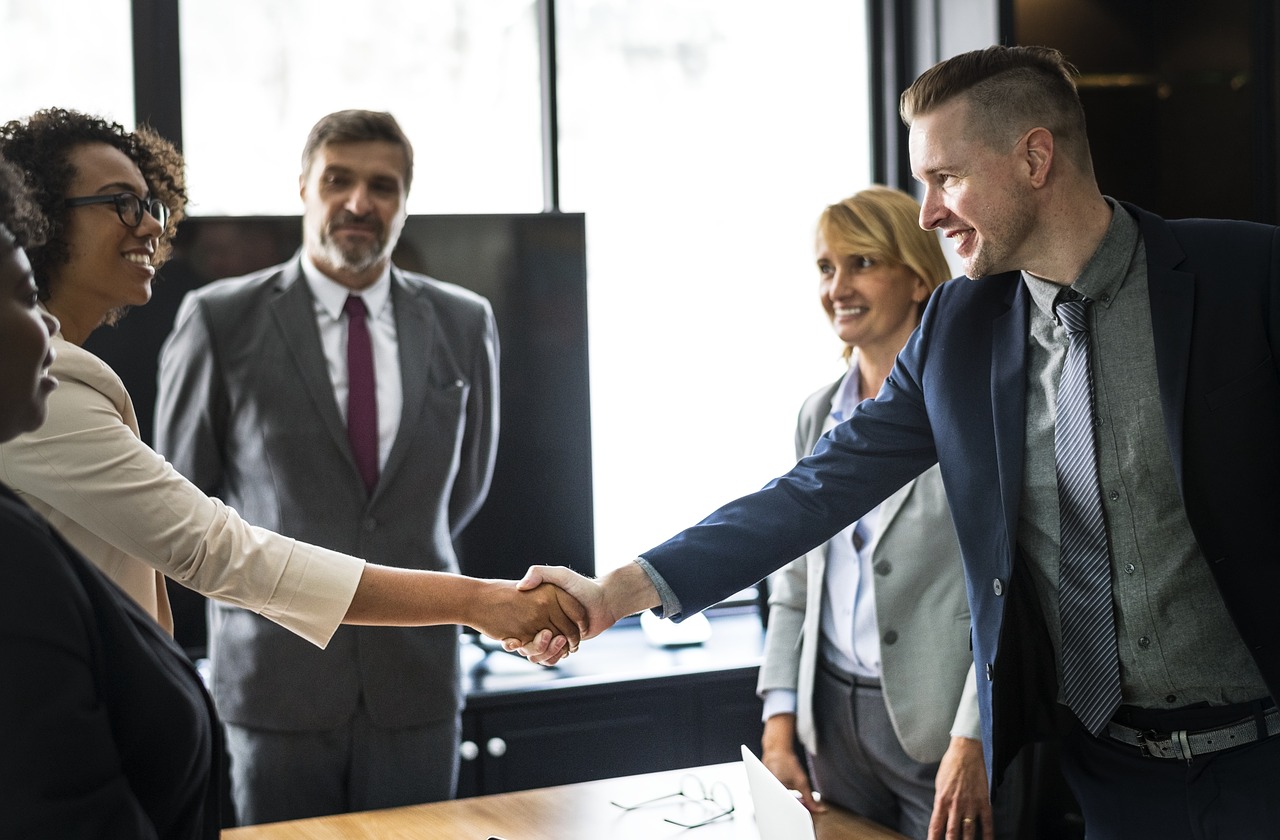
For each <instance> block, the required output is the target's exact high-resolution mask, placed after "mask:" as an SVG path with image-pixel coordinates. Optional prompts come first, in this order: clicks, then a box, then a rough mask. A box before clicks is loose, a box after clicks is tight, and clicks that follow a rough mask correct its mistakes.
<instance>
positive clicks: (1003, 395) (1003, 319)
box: [977, 274, 1030, 552]
mask: <svg viewBox="0 0 1280 840" xmlns="http://www.w3.org/2000/svg"><path fill="white" fill-rule="evenodd" d="M994 279H995V278H987V279H984V280H979V281H977V282H980V283H985V282H990V281H991V280H994ZM1005 302H1006V304H1007V305H1008V309H1006V310H1005V311H1004V312H1003V313H1001V314H999V315H997V316H996V317H995V319H994V320H993V321H992V324H991V416H992V423H993V426H994V430H995V449H996V471H997V473H998V476H999V481H1000V504H1001V508H1002V510H1003V512H1004V521H1005V538H1006V540H1007V541H1008V545H1009V548H1010V551H1011V552H1012V550H1013V546H1014V545H1016V544H1017V537H1018V499H1019V498H1021V496H1022V472H1023V466H1024V458H1025V456H1026V452H1025V449H1026V433H1027V430H1026V402H1027V382H1026V372H1025V371H1026V362H1027V316H1028V306H1029V305H1030V293H1029V292H1028V291H1027V289H1026V286H1025V285H1024V284H1023V282H1022V278H1021V275H1019V274H1013V275H1012V282H1011V284H1010V289H1009V292H1008V295H1007V297H1006V298H1005Z"/></svg>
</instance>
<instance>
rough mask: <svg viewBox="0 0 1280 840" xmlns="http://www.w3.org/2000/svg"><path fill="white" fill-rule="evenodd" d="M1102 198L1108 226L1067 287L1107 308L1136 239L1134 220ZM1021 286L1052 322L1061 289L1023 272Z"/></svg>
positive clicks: (1129, 261)
mask: <svg viewBox="0 0 1280 840" xmlns="http://www.w3.org/2000/svg"><path fill="white" fill-rule="evenodd" d="M1103 198H1104V199H1106V202H1107V206H1108V207H1110V208H1111V224H1109V225H1108V226H1107V232H1106V234H1105V235H1104V236H1103V237H1102V242H1101V243H1099V245H1098V250H1097V251H1095V252H1094V253H1093V256H1092V257H1090V258H1089V261H1088V262H1087V263H1085V266H1084V270H1083V271H1081V272H1080V276H1079V277H1077V278H1076V281H1075V282H1074V283H1072V284H1071V288H1072V289H1074V290H1076V291H1077V292H1079V293H1080V294H1082V295H1084V296H1085V297H1087V298H1089V299H1090V300H1092V301H1094V302H1095V303H1097V304H1098V305H1099V306H1102V307H1109V306H1111V301H1113V300H1115V297H1116V294H1117V293H1118V292H1119V291H1120V287H1121V286H1123V285H1124V280H1125V277H1127V276H1128V274H1129V266H1130V265H1132V263H1133V258H1134V255H1135V254H1136V253H1137V250H1138V242H1139V240H1140V237H1139V231H1138V222H1137V220H1136V219H1134V218H1133V216H1130V215H1129V213H1128V211H1127V210H1125V209H1124V208H1123V207H1121V206H1120V205H1119V204H1118V203H1117V202H1116V200H1115V199H1114V198H1111V197H1110V196H1103ZM1022 282H1023V283H1024V284H1025V285H1026V287H1027V291H1029V292H1031V299H1032V300H1033V301H1035V304H1036V306H1037V307H1039V309H1040V311H1041V312H1043V313H1044V314H1045V315H1047V316H1048V317H1049V318H1054V317H1055V316H1054V314H1053V302H1054V300H1055V299H1056V298H1057V297H1058V292H1060V291H1062V286H1060V285H1058V284H1057V283H1051V282H1049V281H1048V280H1043V279H1041V278H1039V277H1036V276H1035V275H1034V274H1029V273H1027V272H1026V271H1023V272H1022Z"/></svg>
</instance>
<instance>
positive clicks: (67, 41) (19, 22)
mask: <svg viewBox="0 0 1280 840" xmlns="http://www.w3.org/2000/svg"><path fill="white" fill-rule="evenodd" d="M129 15H130V12H129V0H65V2H64V1H63V0H59V2H49V0H0V56H3V57H4V58H3V60H0V121H3V122H7V121H8V120H13V119H21V118H23V117H26V116H29V115H30V114H31V113H32V112H33V111H37V110H39V109H40V108H50V107H58V108H71V109H73V110H76V111H84V112H86V113H89V114H96V115H98V116H103V117H107V118H109V119H111V120H114V121H116V122H119V123H121V124H123V125H124V126H125V127H127V128H133V127H134V119H135V117H134V110H133V35H132V32H131V30H130V17H129Z"/></svg>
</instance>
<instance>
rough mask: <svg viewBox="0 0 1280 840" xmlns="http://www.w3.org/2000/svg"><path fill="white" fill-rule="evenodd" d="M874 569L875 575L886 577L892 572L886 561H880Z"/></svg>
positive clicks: (891, 567)
mask: <svg viewBox="0 0 1280 840" xmlns="http://www.w3.org/2000/svg"><path fill="white" fill-rule="evenodd" d="M875 569H876V574H878V575H887V574H889V572H891V571H893V566H892V565H891V564H890V563H889V561H888V560H881V561H880V562H879V563H876V565H875Z"/></svg>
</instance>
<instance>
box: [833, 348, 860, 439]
mask: <svg viewBox="0 0 1280 840" xmlns="http://www.w3.org/2000/svg"><path fill="white" fill-rule="evenodd" d="M860 402H862V375H861V374H860V373H859V372H858V352H857V351H856V350H855V351H854V353H853V356H852V357H851V358H850V359H849V372H848V373H846V374H845V375H844V379H841V380H840V386H839V387H838V388H836V392H835V393H834V394H832V395H831V419H832V420H835V421H836V422H837V423H842V422H844V421H845V420H848V419H849V416H850V415H851V414H853V410H854V409H855V408H857V407H858V403H860Z"/></svg>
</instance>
